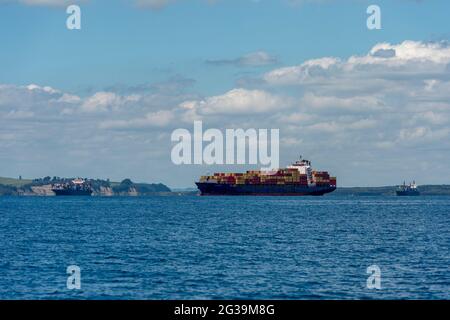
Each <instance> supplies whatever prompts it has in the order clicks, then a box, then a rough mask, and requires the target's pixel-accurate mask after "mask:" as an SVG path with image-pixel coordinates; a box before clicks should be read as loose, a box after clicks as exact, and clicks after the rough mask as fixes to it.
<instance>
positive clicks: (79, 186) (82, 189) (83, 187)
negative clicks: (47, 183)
mask: <svg viewBox="0 0 450 320" xmlns="http://www.w3.org/2000/svg"><path fill="white" fill-rule="evenodd" d="M52 191H53V192H54V193H55V194H56V195H57V196H90V195H92V192H93V190H92V188H91V186H90V185H89V183H87V182H86V180H83V179H75V180H72V181H71V182H68V183H57V184H53V185H52Z"/></svg>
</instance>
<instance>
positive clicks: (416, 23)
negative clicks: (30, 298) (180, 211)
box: [0, 0, 450, 187]
mask: <svg viewBox="0 0 450 320" xmlns="http://www.w3.org/2000/svg"><path fill="white" fill-rule="evenodd" d="M144 1H145V0H144ZM149 2H152V3H153V4H154V3H155V0H150V1H149ZM156 2H158V3H160V4H162V6H161V7H160V8H152V7H148V6H147V7H143V6H139V5H138V4H137V2H135V1H132V0H130V1H125V0H122V1H88V0H86V1H84V2H81V3H80V7H81V10H82V30H77V31H69V30H67V29H66V28H65V22H66V17H67V14H66V13H65V9H66V6H67V2H65V1H55V0H47V1H42V0H41V1H39V0H37V1H33V0H23V1H12V0H11V1H0V39H1V41H2V46H1V50H0V70H1V71H0V86H3V87H0V88H2V89H1V90H0V116H1V117H2V118H0V121H1V123H2V126H1V127H2V128H0V147H2V150H3V151H4V152H2V155H0V168H1V169H0V176H18V175H19V174H20V175H23V176H27V177H35V176H44V175H60V176H78V175H82V176H95V177H100V178H111V179H116V180H120V179H121V178H125V177H131V178H132V179H134V180H138V181H162V182H164V183H167V184H169V185H170V186H175V187H184V186H192V185H193V184H192V182H193V180H195V178H196V177H197V176H198V175H199V174H201V173H204V172H205V171H212V170H211V168H205V167H203V166H195V167H183V166H181V167H176V166H174V165H172V164H171V162H170V158H169V157H170V149H171V147H170V132H171V131H172V130H173V129H174V128H177V127H186V128H191V127H192V122H189V121H190V120H193V119H194V118H195V116H198V117H200V118H202V119H203V121H204V122H206V124H207V125H208V126H211V127H218V128H221V127H223V128H225V127H229V126H240V127H245V126H252V125H253V126H256V124H258V125H265V127H269V126H274V127H282V128H283V129H285V131H284V132H283V131H282V148H281V149H282V150H281V152H282V153H281V155H282V161H281V162H282V164H287V163H288V162H290V161H291V160H294V159H293V158H294V157H296V156H297V155H298V154H300V153H303V154H305V155H308V156H310V157H311V158H312V160H313V162H315V163H316V164H317V166H319V167H320V169H329V170H330V171H334V172H333V173H335V174H336V175H338V179H339V180H338V181H341V182H342V184H343V185H383V184H395V183H400V182H402V181H403V180H404V179H406V180H408V179H416V180H418V181H419V183H445V182H448V181H447V180H448V179H447V180H446V179H445V175H446V176H447V177H449V176H450V171H449V169H448V168H446V167H445V166H442V168H441V167H440V166H441V165H442V161H448V158H449V157H450V154H449V152H448V151H445V146H446V142H445V141H446V140H448V137H449V136H448V132H447V131H446V128H448V125H449V122H446V119H447V117H448V115H449V105H448V102H447V101H448V100H447V98H448V96H447V95H446V94H445V92H446V90H447V88H449V87H450V86H449V87H447V86H448V85H449V70H450V68H449V67H448V65H449V64H448V63H449V62H448V61H447V60H446V59H447V53H448V42H447V41H448V40H449V37H450V22H449V19H448V12H450V3H449V2H448V1H443V0H442V1H439V0H434V1H433V0H429V1H427V0H423V1H413V0H394V1H392V0H391V1H364V0H360V1H358V0H353V1H345V0H343V1H333V0H329V1H326V0H323V1H314V0H305V1H288V0H286V1H283V0H281V1H268V0H260V1H256V0H255V1H250V0H249V1H242V0H241V1H227V0H223V1H214V2H211V1H209V2H208V1H190V0H184V1H183V0H180V1H163V0H159V1H156ZM164 4H165V5H164ZM370 4H377V5H379V6H380V8H381V12H382V30H372V31H370V30H368V29H367V27H366V19H367V16H368V15H367V14H366V8H367V7H368V5H370ZM405 41H408V42H406V43H405ZM383 43H385V44H386V43H387V44H389V45H388V46H386V45H384V46H381V47H376V46H377V45H379V44H383ZM374 47H375V48H378V49H379V48H384V49H383V50H386V48H387V50H394V51H395V52H396V53H397V55H396V56H395V57H394V58H392V59H386V60H383V61H381V60H380V59H378V60H377V59H375V58H374V57H375V56H376V55H375V53H376V50H378V49H375V51H373V52H372V53H373V55H372V53H370V52H371V50H373V48H374ZM441 54H442V59H434V58H433V57H436V56H438V57H440V56H441ZM423 55H425V56H423ZM365 56H366V57H367V59H366V60H364V61H363V60H362V58H361V57H365ZM327 57H332V58H333V59H336V60H333V62H332V63H331V64H330V65H326V66H324V65H323V64H322V63H317V64H314V63H313V64H308V63H307V62H308V61H317V59H323V58H327ZM351 57H360V58H361V59H360V60H358V62H357V67H354V66H355V65H354V63H353V60H351ZM371 58H374V59H375V60H374V61H372V60H370V59H371ZM338 60H339V61H338ZM388 60H389V61H388ZM305 63H306V64H305ZM302 64H305V65H304V66H303V67H301V68H300V67H299V68H297V69H286V68H291V67H296V66H297V67H298V66H301V65H302ZM311 65H313V66H311ZM374 66H376V68H375V67H374ZM317 68H321V70H319V71H320V72H325V74H326V77H322V76H320V74H319V73H318V74H319V76H317V77H316V78H314V79H313V77H312V76H311V75H313V74H315V73H314V72H317V70H316V69H317ZM400 69H401V70H400ZM305 70H306V71H305ZM349 70H350V71H349ZM355 70H356V71H355ZM361 70H363V71H361ZM399 70H400V71H401V72H400V71H399ZM430 70H431V71H430ZM287 71H289V72H287ZM275 72H278V73H277V77H274V75H275ZM280 72H281V73H280ZM292 72H293V73H292ZM299 73H305V74H307V75H308V77H311V79H310V78H305V77H304V76H302V77H300V78H298V76H299ZM279 74H281V77H283V79H281V78H279V77H278V75H279ZM339 77H341V78H339ZM332 79H334V80H336V79H337V80H336V81H332ZM339 79H340V80H339ZM346 81H348V83H347V82H346ZM352 81H353V82H352ZM30 84H33V85H35V86H33V87H30V86H29V85H30ZM344 84H345V87H344ZM46 87H49V88H46ZM45 88H46V89H45ZM349 88H352V90H350V89H349ZM357 88H360V89H358V90H356V89H357ZM394 88H397V89H398V90H394ZM52 90H54V91H52ZM233 90H241V91H233ZM230 92H234V93H236V92H237V93H238V94H234V95H233V94H229V93H230ZM262 92H264V93H267V94H271V95H273V96H274V97H276V99H275V100H274V101H280V105H282V106H283V107H282V108H279V109H278V108H277V107H275V106H274V107H273V110H270V113H267V110H268V108H265V109H264V108H263V109H264V110H263V109H261V110H260V112H258V111H257V112H256V113H257V114H255V115H253V117H254V121H255V123H252V121H251V120H249V114H248V113H245V112H235V113H231V112H223V110H221V109H220V106H217V105H213V102H212V101H213V100H214V99H212V98H214V97H221V98H226V99H233V98H236V97H238V99H246V95H248V94H249V93H254V94H253V95H252V96H253V97H254V96H255V95H257V94H261V93H262ZM408 93H410V94H408ZM413 93H414V94H413ZM419 97H420V99H419ZM333 99H334V101H333ZM214 101H215V100H214ZM227 101H228V100H227ZM186 102H191V104H192V105H193V106H194V108H196V113H195V116H194V117H193V118H192V117H191V118H189V117H188V116H187V113H186V112H185V110H186V109H183V108H182V107H180V106H183V103H186ZM200 102H201V103H200ZM420 102H422V104H420ZM254 103H258V104H259V105H260V101H259V100H258V99H256V100H255V101H254ZM327 104H330V106H328V105H327ZM354 104H355V106H354ZM364 104H367V105H370V104H373V108H372V109H371V110H369V111H368V110H367V108H366V107H365V105H364ZM204 105H207V106H209V107H210V108H209V109H208V110H206V109H205V110H200V107H199V106H204ZM284 105H286V107H284ZM333 105H337V106H339V105H341V106H342V107H341V108H339V107H335V106H334V107H333ZM91 106H92V108H91ZM377 106H378V107H379V108H377ZM257 107H258V106H256V105H255V106H253V105H251V103H250V105H249V106H248V108H249V109H252V108H256V109H255V110H258V109H257ZM77 108H79V110H78V109H77ZM333 108H335V109H333ZM358 108H359V109H358ZM421 108H423V109H421ZM94 109H95V112H91V111H92V110H94ZM197 109H198V110H197ZM269 109H270V108H269ZM87 110H89V112H87ZM213 113H214V114H213ZM420 116H422V117H423V119H419V118H418V117H420ZM271 117H272V118H271ZM296 117H297V118H296ZM139 118H145V119H147V120H148V125H143V124H142V123H141V122H136V121H135V120H136V119H139ZM187 118H189V120H186V119H187ZM286 118H291V119H298V122H296V123H292V122H291V123H288V122H289V121H287V120H286ZM152 119H153V120H154V121H156V122H158V121H159V122H160V123H158V124H155V123H152ZM181 119H184V120H183V121H182V120H181ZM119 121H122V122H119ZM264 121H267V124H265V122H264ZM427 121H428V122H427ZM55 123H56V124H55ZM161 123H164V124H166V125H161ZM136 124H138V125H137V127H136ZM133 125H134V127H133ZM76 128H82V131H83V132H84V134H85V136H84V135H79V137H78V138H79V140H78V139H77V138H75V139H74V138H73V135H74V134H76V133H75V132H76V131H73V130H76ZM341 128H347V130H344V129H341ZM383 133H384V134H385V135H383ZM411 139H415V140H417V141H411ZM420 139H422V140H420ZM294 140H296V141H294ZM419 140H420V141H419ZM283 141H284V144H283ZM350 141H351V142H352V143H353V144H354V145H351V144H350V143H349V142H350ZM405 141H406V142H405ZM423 150H426V153H427V157H426V159H422V158H421V155H423V154H424V153H423V152H424V151H423ZM94 153H97V155H96V156H94V155H93V154H94ZM61 155H63V157H65V156H72V157H74V156H76V157H77V158H78V159H80V161H79V162H78V163H77V164H68V163H65V162H61V163H55V162H54V161H51V159H52V157H55V156H61ZM130 156H132V158H130ZM378 156H380V157H382V158H383V159H384V161H388V162H389V163H388V164H387V165H385V164H380V162H379V161H377V157H378ZM99 158H101V159H103V160H101V161H100V160H99ZM99 162H101V165H100V164H99ZM405 162H406V163H405ZM418 163H420V166H421V168H422V169H421V170H420V172H418V170H417V165H418ZM127 164H128V165H127ZM432 168H439V170H442V171H441V172H443V173H444V174H434V175H433V174H431V175H430V174H426V171H427V170H431V169H432ZM215 169H217V168H215ZM222 169H223V168H222ZM234 169H236V168H234ZM237 169H239V168H237ZM218 170H220V169H218ZM380 171H382V173H381V174H380V173H379V172H380Z"/></svg>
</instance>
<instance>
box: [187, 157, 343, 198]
mask: <svg viewBox="0 0 450 320" xmlns="http://www.w3.org/2000/svg"><path fill="white" fill-rule="evenodd" d="M195 184H196V185H197V187H198V189H199V190H200V194H201V195H204V196H206V195H255V196H259V195H261V196H322V195H324V194H325V193H330V192H333V191H334V190H336V177H330V175H329V174H328V172H326V171H315V170H313V169H312V168H311V162H310V161H308V160H304V159H301V158H300V160H298V161H296V162H295V163H293V164H292V165H290V166H288V167H286V168H283V169H278V170H275V171H247V172H246V173H215V174H214V175H211V176H202V177H200V181H199V182H196V183H195Z"/></svg>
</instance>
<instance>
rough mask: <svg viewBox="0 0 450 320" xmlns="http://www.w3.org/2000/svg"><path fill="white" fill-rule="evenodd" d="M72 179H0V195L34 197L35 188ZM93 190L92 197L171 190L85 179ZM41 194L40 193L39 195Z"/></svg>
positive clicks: (162, 186) (152, 186)
mask: <svg viewBox="0 0 450 320" xmlns="http://www.w3.org/2000/svg"><path fill="white" fill-rule="evenodd" d="M72 180H73V178H60V177H53V178H51V177H45V178H39V179H34V180H25V179H12V178H0V196H1V195H12V196H13V195H35V194H38V193H37V192H36V188H38V189H39V188H42V189H47V190H49V187H50V186H51V185H52V184H54V183H66V182H70V181H72ZM87 181H88V183H89V184H90V185H91V187H92V189H93V190H94V195H114V196H115V195H124V196H125V195H138V196H145V195H155V194H166V193H170V192H171V190H170V189H169V188H168V187H167V186H166V185H164V184H162V183H158V184H155V183H151V184H149V183H134V182H132V181H131V180H130V179H125V180H123V181H122V182H110V181H109V180H101V179H87ZM39 194H41V193H39Z"/></svg>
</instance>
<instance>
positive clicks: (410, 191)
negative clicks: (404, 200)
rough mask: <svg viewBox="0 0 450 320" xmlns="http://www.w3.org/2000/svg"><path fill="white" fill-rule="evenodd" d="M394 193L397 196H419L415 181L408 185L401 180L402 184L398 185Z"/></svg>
mask: <svg viewBox="0 0 450 320" xmlns="http://www.w3.org/2000/svg"><path fill="white" fill-rule="evenodd" d="M396 193H397V196H420V192H419V190H418V189H417V185H416V182H415V181H413V182H412V183H410V184H409V185H407V184H406V182H403V185H401V186H399V187H398V189H397V191H396Z"/></svg>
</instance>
